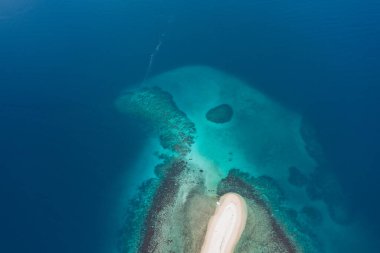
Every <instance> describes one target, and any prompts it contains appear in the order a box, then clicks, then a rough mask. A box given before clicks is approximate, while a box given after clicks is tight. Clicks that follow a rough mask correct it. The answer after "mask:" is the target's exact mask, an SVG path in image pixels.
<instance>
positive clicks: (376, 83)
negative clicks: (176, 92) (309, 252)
mask: <svg viewBox="0 0 380 253" xmlns="http://www.w3.org/2000/svg"><path fill="white" fill-rule="evenodd" d="M160 39H161V40H162V45H161V47H160V50H159V51H158V52H157V54H155V57H154V61H153V64H152V68H151V70H150V71H149V73H148V75H154V74H156V73H160V72H163V71H165V70H170V69H172V68H175V67H178V66H184V65H192V64H204V65H209V66H213V67H216V68H219V69H222V70H224V71H227V72H229V73H232V74H234V75H236V76H238V77H240V78H242V79H244V80H247V81H249V82H250V83H252V84H254V85H255V87H257V88H258V89H260V90H261V91H263V92H264V93H266V94H267V95H268V96H270V97H272V98H274V99H276V100H277V101H279V102H280V103H282V104H284V105H285V106H287V107H290V108H292V109H293V110H295V111H298V112H301V113H304V114H305V115H306V117H307V118H308V120H309V121H310V122H312V124H313V125H314V126H315V127H316V129H317V134H318V139H319V141H320V142H321V144H322V146H323V148H324V149H325V151H326V156H327V158H328V160H329V161H330V162H331V163H332V164H333V166H332V167H333V169H334V173H335V174H336V176H337V178H338V179H339V181H340V183H341V184H342V186H343V188H344V191H345V193H346V196H347V199H349V203H350V208H351V210H352V212H353V213H354V214H355V215H358V216H361V217H365V220H366V229H367V230H368V231H371V233H372V234H373V235H374V236H375V237H376V236H377V238H380V232H379V231H378V227H379V226H380V216H379V215H378V214H379V213H380V203H379V197H378V196H379V193H380V184H379V181H380V2H379V1H377V0H346V1H343V0H330V1H324V0H319V1H317V0H305V1H294V0H288V1H279V0H265V1H264V0H250V1H248V0H242V1H233V0H218V1H217V0H202V1H201V0H186V1H184V0H156V1H147V0H139V1H138V0H111V1H100V0H92V1H89V0H76V1H74V0H68V1H57V0H50V1H47V0H14V1H7V0H0V201H1V202H0V252H3V253H16V252H17V253H18V252H38V253H52V252H56V253H59V252H65V253H69V252H70V253H76V252H82V253H83V252H93V253H95V252H107V250H106V249H107V247H108V245H109V244H110V241H109V237H110V235H109V234H108V233H107V231H109V227H110V223H112V222H111V221H112V220H113V217H112V216H113V212H115V210H114V209H115V206H116V205H117V204H116V203H117V202H118V198H120V194H121V188H122V186H120V185H118V183H116V182H118V178H120V177H121V176H122V175H124V174H125V170H126V169H128V165H129V164H133V161H134V159H135V157H136V155H137V154H138V153H139V151H140V150H141V147H142V145H143V143H144V139H145V137H146V134H145V132H144V131H143V130H141V129H140V127H139V126H138V125H137V124H136V123H135V122H133V121H132V120H130V119H128V118H127V117H126V116H125V115H121V114H120V113H118V112H117V110H115V108H114V105H113V102H114V100H115V98H116V97H117V96H118V94H119V93H120V92H121V91H122V90H123V89H125V88H127V87H128V86H130V85H133V84H135V83H137V82H140V81H142V80H143V78H144V75H145V74H146V71H147V68H148V63H149V57H150V54H152V53H153V52H154V49H155V47H156V46H157V44H158V43H159V41H160ZM372 252H379V251H378V250H376V249H374V251H372Z"/></svg>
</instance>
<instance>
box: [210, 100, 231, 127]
mask: <svg viewBox="0 0 380 253" xmlns="http://www.w3.org/2000/svg"><path fill="white" fill-rule="evenodd" d="M233 114H234V111H233V109H232V107H231V106H230V105H228V104H221V105H218V106H216V107H214V108H211V109H210V110H208V112H207V113H206V118H207V120H209V121H211V122H214V123H219V124H222V123H226V122H229V121H230V120H231V118H232V115H233Z"/></svg>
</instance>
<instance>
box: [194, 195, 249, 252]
mask: <svg viewBox="0 0 380 253" xmlns="http://www.w3.org/2000/svg"><path fill="white" fill-rule="evenodd" d="M246 221H247V206H246V203H245V200H244V199H243V198H242V197H241V196H240V195H238V194H236V193H227V194H225V195H223V196H222V197H221V198H220V200H219V201H218V202H217V208H216V210H215V213H214V215H213V216H212V217H211V219H210V221H209V223H208V226H207V233H206V237H205V240H204V243H203V246H202V250H201V253H232V252H234V248H235V246H236V244H237V243H238V242H239V239H240V236H241V234H242V232H243V230H244V228H245V224H246Z"/></svg>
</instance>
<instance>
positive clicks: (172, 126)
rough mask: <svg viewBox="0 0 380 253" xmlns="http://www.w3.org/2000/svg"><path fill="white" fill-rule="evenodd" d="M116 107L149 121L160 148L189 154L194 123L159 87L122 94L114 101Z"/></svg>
mask: <svg viewBox="0 0 380 253" xmlns="http://www.w3.org/2000/svg"><path fill="white" fill-rule="evenodd" d="M116 107H117V108H118V109H119V110H120V111H121V112H124V113H127V114H129V115H135V116H137V117H139V118H141V119H143V120H145V121H147V122H149V123H150V125H151V126H153V128H154V129H155V130H156V131H157V132H158V135H159V138H160V143H161V145H162V147H163V148H165V149H168V150H171V151H173V152H175V153H177V154H180V155H186V154H187V153H188V152H190V147H191V145H192V144H193V143H194V137H195V126H194V123H193V122H191V121H190V120H189V119H188V118H187V116H186V114H185V113H184V112H182V111H181V110H179V109H178V107H177V106H176V104H175V103H174V101H173V98H172V96H171V95H170V94H169V93H168V92H166V91H163V90H162V89H160V88H158V87H145V88H141V89H138V90H136V91H132V92H125V93H124V94H122V95H121V96H120V97H119V98H118V99H117V101H116Z"/></svg>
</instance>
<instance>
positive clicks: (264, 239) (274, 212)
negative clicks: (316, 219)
mask: <svg viewBox="0 0 380 253" xmlns="http://www.w3.org/2000/svg"><path fill="white" fill-rule="evenodd" d="M226 192H236V193H238V194H240V195H241V196H243V197H244V198H245V199H246V202H247V205H248V220H247V225H246V230H245V231H244V232H243V235H242V239H241V241H240V243H239V245H238V247H237V249H236V251H237V252H268V253H269V252H323V250H322V248H321V246H320V245H319V242H318V240H317V239H316V238H315V235H314V233H313V232H312V231H311V229H307V227H305V226H304V225H305V224H301V223H300V222H299V221H298V214H297V212H296V211H295V210H289V209H287V208H286V207H285V205H284V201H285V200H286V198H285V196H284V193H283V192H282V190H281V189H280V187H279V186H278V185H277V183H276V182H275V180H273V179H272V178H270V177H267V176H261V177H251V176H250V175H249V174H247V173H242V172H240V171H239V170H237V169H232V170H231V171H230V172H229V174H228V176H227V177H226V178H224V179H222V180H221V182H220V184H219V185H218V194H219V195H222V194H224V193H226Z"/></svg>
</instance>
